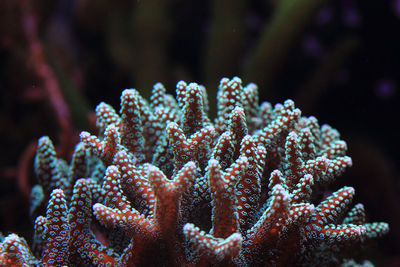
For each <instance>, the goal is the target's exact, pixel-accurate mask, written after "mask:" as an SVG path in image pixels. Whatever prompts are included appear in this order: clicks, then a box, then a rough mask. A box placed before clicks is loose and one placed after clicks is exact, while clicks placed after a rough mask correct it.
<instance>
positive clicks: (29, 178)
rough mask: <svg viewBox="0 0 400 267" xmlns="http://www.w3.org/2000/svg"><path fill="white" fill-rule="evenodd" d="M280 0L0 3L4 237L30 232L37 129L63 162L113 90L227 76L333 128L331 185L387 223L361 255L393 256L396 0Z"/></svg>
mask: <svg viewBox="0 0 400 267" xmlns="http://www.w3.org/2000/svg"><path fill="white" fill-rule="evenodd" d="M288 2H296V1H286V0H280V1H279V0H275V1H273V0H271V1H255V0H253V1H227V0H226V1H182V0H175V1H162V0H160V1H155V0H147V1H145V0H141V1H137V2H134V1H123V0H119V1H112V4H111V1H105V0H102V1H101V0H99V1H90V0H74V1H70V0H58V1H53V0H52V1H50V0H38V1H32V2H29V1H24V0H18V1H14V0H3V1H1V3H0V122H1V123H0V149H1V152H0V183H1V188H0V192H1V194H0V216H1V219H0V229H1V230H2V232H3V234H8V233H9V232H17V233H20V234H21V235H23V236H25V237H26V238H27V239H28V240H29V238H30V235H31V232H30V231H31V230H30V229H31V222H30V219H29V216H28V212H27V211H28V208H29V206H28V202H29V200H28V199H29V194H28V192H29V188H30V187H31V185H33V184H35V183H36V181H35V178H34V176H33V175H32V169H31V166H32V158H33V155H34V149H35V142H36V140H37V138H39V137H40V136H43V135H49V136H50V137H51V139H52V140H53V141H54V143H55V144H56V146H57V150H58V154H59V155H60V156H61V157H64V158H66V159H69V157H70V153H71V150H72V148H73V144H74V143H75V142H77V136H78V134H79V132H80V131H81V130H90V131H91V132H94V133H95V132H96V131H95V129H94V119H93V113H92V112H91V111H93V110H94V108H95V106H96V105H97V104H98V103H99V102H100V101H105V102H107V103H109V104H112V105H113V106H114V107H115V108H116V109H117V110H118V109H119V97H120V93H121V91H122V90H123V89H124V88H130V87H134V88H137V89H138V90H139V91H140V92H141V93H142V95H144V96H146V97H149V95H150V91H151V87H152V85H153V84H154V83H155V82H158V81H160V82H162V83H163V84H164V85H165V86H166V87H167V88H168V90H169V92H170V93H173V92H174V89H175V88H174V86H175V84H176V83H177V82H178V81H179V80H181V79H183V80H186V81H188V82H190V81H195V82H199V83H201V84H204V85H205V86H206V88H207V89H208V92H209V97H210V100H211V103H212V104H214V103H215V101H214V102H213V99H214V98H215V94H216V86H217V85H218V82H219V80H220V78H222V77H223V76H227V77H233V76H235V75H238V76H240V77H241V78H242V79H243V81H244V83H245V84H246V83H249V82H256V83H257V84H258V86H259V90H260V101H269V102H271V103H273V104H275V103H277V102H283V101H284V100H285V99H288V98H291V99H293V100H295V103H296V105H297V107H299V108H300V109H301V110H302V111H303V114H304V115H306V116H310V115H314V116H316V117H317V118H318V120H319V122H320V124H323V123H328V124H329V125H331V126H332V127H334V128H336V129H338V130H339V131H340V133H341V135H342V139H343V140H345V141H346V142H347V144H348V147H349V151H348V155H350V156H351V157H352V158H353V167H352V168H351V169H349V170H348V171H347V172H346V173H345V175H343V176H342V177H340V178H338V180H337V182H336V183H335V184H334V185H332V190H334V189H335V188H339V187H340V186H343V185H350V186H354V187H355V189H356V198H355V200H354V203H357V202H362V203H363V204H364V205H365V207H366V210H367V212H368V216H369V218H370V220H371V221H386V222H389V224H390V228H391V231H390V233H389V235H387V236H386V237H384V238H382V239H381V240H380V241H379V242H378V244H377V245H376V247H373V249H372V250H371V252H370V253H369V258H371V260H372V261H373V262H374V263H375V264H377V265H382V266H388V265H391V266H400V254H399V244H400V200H399V198H400V197H399V196H400V177H399V166H400V156H399V149H400V141H399V140H400V136H399V129H400V127H399V126H398V124H399V119H398V116H399V115H400V112H399V111H398V108H399V105H400V101H399V85H400V80H399V70H400V66H399V64H400V53H399V51H398V49H399V47H400V38H399V37H398V36H399V32H400V3H399V4H397V2H400V1H361V0H360V1H356V0H341V1H326V0H305V1H302V2H303V3H304V4H297V6H296V8H295V9H294V11H293V8H292V10H291V9H290V8H288V9H284V12H281V13H280V10H282V9H280V8H282V6H283V5H285V3H288ZM297 2H301V1H297ZM33 3H34V4H33ZM286 10H289V11H286ZM285 12H286V13H285ZM277 14H281V17H282V18H283V19H280V18H281V17H279V16H278V15H277ZM304 14H305V15H304ZM271 29H272V30H271ZM263 40H267V41H266V43H263ZM38 51H39V52H38ZM40 51H42V52H43V53H42V54H41V53H40ZM47 69H49V70H50V71H44V70H47ZM52 82H53V83H52ZM49 88H50V89H49ZM212 107H213V106H212ZM63 108H66V113H65V112H63V111H64V110H63Z"/></svg>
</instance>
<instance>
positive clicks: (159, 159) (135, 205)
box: [0, 77, 389, 266]
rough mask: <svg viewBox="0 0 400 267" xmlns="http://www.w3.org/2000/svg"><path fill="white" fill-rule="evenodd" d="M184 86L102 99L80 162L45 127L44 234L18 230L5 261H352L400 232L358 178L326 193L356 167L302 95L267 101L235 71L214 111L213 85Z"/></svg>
mask: <svg viewBox="0 0 400 267" xmlns="http://www.w3.org/2000/svg"><path fill="white" fill-rule="evenodd" d="M176 95H177V97H176V99H177V100H175V99H174V98H173V97H172V96H171V95H169V94H166V93H165V88H164V87H163V85H162V84H160V83H157V84H156V85H155V86H154V89H153V93H152V96H151V99H150V102H149V103H148V102H147V101H146V100H145V99H143V98H142V97H141V96H140V95H139V93H138V92H137V91H136V90H135V89H127V90H125V91H123V92H122V96H121V109H120V112H119V114H118V113H117V112H116V111H115V110H114V109H113V108H112V107H111V106H110V105H107V104H105V103H100V104H99V105H98V106H97V108H96V114H97V126H98V129H99V134H98V136H95V135H92V134H90V133H88V132H82V133H81V135H80V137H81V142H80V143H79V144H78V145H77V146H76V149H75V152H74V154H73V158H72V161H71V163H70V164H69V165H68V164H67V163H66V162H65V161H64V160H63V159H60V158H57V156H56V153H55V150H54V147H53V144H52V142H51V141H50V139H49V138H48V137H42V138H40V139H39V142H38V149H37V155H36V160H35V171H36V175H37V178H38V181H39V185H36V186H35V187H34V188H33V190H32V205H31V215H32V217H33V218H36V220H35V231H34V237H33V244H32V246H31V248H29V247H28V245H27V242H26V241H25V240H24V239H23V238H21V237H19V236H18V235H16V234H10V235H8V236H7V237H5V238H4V239H3V241H2V243H1V251H0V262H1V264H2V265H7V266H11V265H13V266H35V265H38V266H63V265H68V266H332V265H333V266H336V265H340V264H343V265H346V266H349V265H356V264H357V263H356V261H355V260H354V259H352V258H353V257H355V254H354V253H355V252H356V251H358V250H360V248H362V247H364V246H365V245H367V244H368V243H369V241H371V240H372V239H375V238H377V237H380V236H382V235H383V234H385V233H387V232H388V230H389V228H388V225H387V224H386V223H382V222H378V223H367V222H366V218H365V211H364V207H363V205H362V204H356V205H355V206H354V207H351V206H352V204H351V201H352V198H353V196H354V189H353V188H352V187H343V188H341V189H340V190H338V191H336V192H334V193H332V194H328V192H326V190H324V189H325V188H326V185H328V184H329V183H331V182H332V181H333V180H334V179H335V177H336V176H338V175H340V174H341V173H342V172H343V171H344V170H345V169H346V168H347V167H349V166H351V164H352V162H351V159H350V157H347V156H346V155H345V152H346V143H345V142H344V141H342V140H340V136H339V133H338V131H336V130H335V129H333V128H331V127H330V126H328V125H322V126H321V127H320V126H319V124H318V122H317V119H316V118H315V117H302V116H301V112H300V110H299V109H297V108H295V107H294V103H293V101H291V100H287V101H285V102H284V103H283V104H277V105H275V106H274V107H272V106H271V104H270V103H268V102H264V103H262V104H261V105H259V104H258V89H257V86H256V85H254V84H249V85H247V86H245V87H242V81H241V80H240V79H239V78H237V77H235V78H233V79H232V80H229V79H227V78H223V79H222V80H221V82H220V86H219V91H218V116H217V118H216V119H215V120H214V122H212V121H211V120H210V119H209V118H208V117H207V112H208V109H209V107H208V103H207V96H206V91H205V88H204V87H202V86H200V85H198V84H196V83H190V84H186V83H185V82H183V81H181V82H179V83H178V84H177V89H176ZM324 193H325V195H324ZM44 211H45V215H44ZM40 214H42V216H39V215H40ZM364 264H369V262H368V261H365V262H364Z"/></svg>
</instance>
